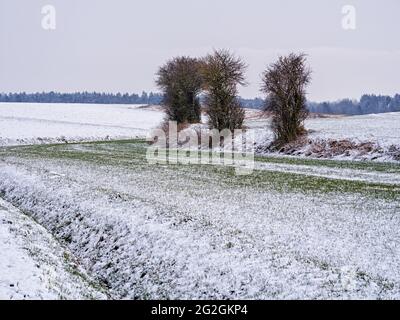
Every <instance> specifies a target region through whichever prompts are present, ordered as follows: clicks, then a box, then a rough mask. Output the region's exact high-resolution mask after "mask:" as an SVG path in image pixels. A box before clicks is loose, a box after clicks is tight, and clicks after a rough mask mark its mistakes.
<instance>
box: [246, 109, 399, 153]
mask: <svg viewBox="0 0 400 320" xmlns="http://www.w3.org/2000/svg"><path fill="white" fill-rule="evenodd" d="M269 124H270V121H269V119H249V120H248V121H246V125H247V126H248V127H249V128H251V129H255V130H257V135H256V136H257V137H258V138H259V140H260V142H261V141H262V140H271V139H272V138H273V135H272V132H271V130H270V129H269ZM305 127H306V129H307V130H312V131H313V132H312V133H311V134H310V138H312V139H333V140H341V139H349V140H352V141H356V142H374V143H377V144H378V145H380V146H381V147H389V146H390V145H400V112H392V113H382V114H370V115H362V116H349V117H344V116H336V117H335V116H332V117H327V118H311V119H307V120H306V122H305Z"/></svg>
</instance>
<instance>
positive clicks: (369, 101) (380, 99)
mask: <svg viewBox="0 0 400 320" xmlns="http://www.w3.org/2000/svg"><path fill="white" fill-rule="evenodd" d="M162 99H163V96H162V94H160V93H153V92H150V93H147V92H145V91H143V92H142V94H140V95H139V94H135V93H133V94H128V93H125V94H121V93H116V94H114V93H97V92H76V93H59V92H42V93H25V92H22V93H8V94H1V93H0V102H25V103H29V102H31V103H93V104H155V105H156V104H160V103H161V101H162ZM240 102H241V104H242V106H243V107H245V108H252V109H263V108H264V106H265V102H264V100H263V99H261V98H254V99H244V98H240ZM308 109H309V110H310V111H311V112H315V113H328V114H348V115H359V114H370V113H384V112H397V111H400V95H399V94H396V95H395V96H394V97H390V96H376V95H363V96H362V97H361V99H360V101H355V100H350V99H343V100H340V101H336V102H321V103H316V102H309V103H308Z"/></svg>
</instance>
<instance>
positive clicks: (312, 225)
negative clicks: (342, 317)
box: [0, 104, 400, 299]
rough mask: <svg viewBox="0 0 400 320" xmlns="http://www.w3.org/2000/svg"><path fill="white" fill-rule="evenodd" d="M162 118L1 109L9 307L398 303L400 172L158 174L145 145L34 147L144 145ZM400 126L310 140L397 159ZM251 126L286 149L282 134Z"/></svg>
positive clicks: (318, 125) (299, 168)
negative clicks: (122, 302)
mask: <svg viewBox="0 0 400 320" xmlns="http://www.w3.org/2000/svg"><path fill="white" fill-rule="evenodd" d="M162 119H163V114H162V112H161V111H160V110H158V109H156V108H143V107H140V106H124V105H122V106H121V105H100V106H99V105H57V104H55V105H46V104H45V105H36V104H0V145H3V147H0V197H1V198H3V199H5V200H6V201H8V202H6V201H3V200H1V199H0V251H1V252H3V254H2V255H1V257H0V298H5V299H13V298H17V299H18V298H28V299H29V298H52V299H53V298H54V299H57V298H105V297H106V296H110V297H115V298H141V299H148V298H161V299H167V298H168V299H177V298H181V299H186V298H200V299H203V298H225V299H228V298H229V299H239V298H248V299H278V298H288V299H330V298H340V299H349V298H361V299H367V298H371V299H378V298H382V299H391V298H400V280H399V279H400V238H399V232H398V230H399V227H400V218H399V215H398V213H399V207H400V204H399V203H400V196H399V194H400V187H399V181H400V167H399V166H398V164H396V163H390V164H380V163H353V162H348V163H346V162H344V163H340V164H337V163H335V162H327V161H317V160H303V159H297V158H294V159H293V158H291V159H290V160H288V159H287V158H282V157H278V158H266V159H264V160H265V161H264V160H263V161H261V160H259V161H258V162H256V164H255V172H254V173H253V174H252V175H251V176H244V177H238V176H235V175H233V174H232V171H233V170H232V168H227V167H213V166H184V165H182V166H173V165H172V166H170V165H150V164H148V163H147V162H146V159H145V150H146V149H145V148H146V145H145V144H143V143H142V142H138V141H137V142H122V141H119V142H104V143H92V144H84V143H80V144H65V143H64V144H60V145H41V146H38V145H36V144H42V143H48V142H57V141H68V142H70V141H92V140H109V139H121V138H134V137H144V136H146V134H147V133H148V132H149V130H150V129H151V128H154V127H156V126H158V125H159V124H160V122H161V121H162ZM399 120H400V113H398V114H383V115H369V116H360V117H335V118H318V119H309V120H307V123H306V127H307V129H312V130H314V131H313V132H312V133H311V137H312V138H313V139H350V140H355V141H358V142H364V141H372V142H373V143H377V144H380V145H382V146H384V147H389V146H390V145H392V144H395V145H398V144H399V141H400V127H399V124H400V121H399ZM246 125H247V126H248V127H250V128H252V129H255V130H257V134H256V137H257V139H259V141H260V142H261V141H262V140H268V139H270V138H271V137H272V134H271V132H270V131H269V130H268V128H267V125H268V120H265V119H259V118H258V117H251V118H248V119H247V121H246ZM19 144H25V145H26V144H34V145H32V146H25V147H10V145H19ZM10 203H12V205H11V204H10ZM31 217H32V218H33V219H34V220H32V219H31ZM38 266H39V267H38ZM89 275H90V276H89ZM91 279H94V280H95V281H93V280H91ZM99 284H100V285H101V286H99ZM99 288H102V289H101V290H100V291H99V290H98V289H99ZM102 292H105V293H102Z"/></svg>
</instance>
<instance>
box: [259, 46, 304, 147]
mask: <svg viewBox="0 0 400 320" xmlns="http://www.w3.org/2000/svg"><path fill="white" fill-rule="evenodd" d="M262 80H263V85H262V88H261V91H262V92H264V93H265V94H266V95H267V99H266V110H267V111H270V112H271V113H272V129H273V131H274V134H275V142H274V146H275V147H278V148H279V147H281V146H283V145H284V144H286V143H288V142H291V141H293V140H295V139H297V138H298V137H299V136H300V135H302V134H304V133H305V132H306V130H305V129H304V120H305V119H306V118H307V115H308V110H307V107H306V86H307V85H308V84H309V83H310V81H311V70H310V69H309V68H308V67H307V65H306V55H305V54H294V53H291V54H289V55H288V56H286V57H280V58H279V59H278V61H277V62H275V63H273V64H272V65H270V66H269V67H268V68H267V70H266V71H265V72H264V73H263V75H262Z"/></svg>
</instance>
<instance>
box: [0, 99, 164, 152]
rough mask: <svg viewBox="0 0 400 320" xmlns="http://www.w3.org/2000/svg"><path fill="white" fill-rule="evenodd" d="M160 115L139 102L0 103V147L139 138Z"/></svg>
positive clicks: (155, 124) (154, 123) (155, 122)
mask: <svg viewBox="0 0 400 320" xmlns="http://www.w3.org/2000/svg"><path fill="white" fill-rule="evenodd" d="M162 118H163V115H162V113H161V112H160V111H155V110H152V109H145V108H142V107H141V106H140V105H92V104H29V103H28V104H23V103H0V146H1V145H15V144H31V143H45V142H63V141H69V142H72V141H94V140H108V139H126V138H132V137H143V136H145V135H146V133H147V130H149V129H150V128H152V127H154V126H157V125H158V124H159V123H160V122H161V120H162Z"/></svg>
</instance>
